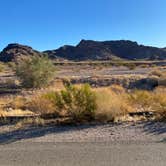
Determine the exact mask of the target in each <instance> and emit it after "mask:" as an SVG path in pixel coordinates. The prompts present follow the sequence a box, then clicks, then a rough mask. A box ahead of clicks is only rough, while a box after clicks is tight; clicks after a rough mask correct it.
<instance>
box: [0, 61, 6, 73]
mask: <svg viewBox="0 0 166 166" xmlns="http://www.w3.org/2000/svg"><path fill="white" fill-rule="evenodd" d="M4 69H5V65H4V64H3V63H0V72H3V71H4Z"/></svg>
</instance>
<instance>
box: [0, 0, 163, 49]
mask: <svg viewBox="0 0 166 166" xmlns="http://www.w3.org/2000/svg"><path fill="white" fill-rule="evenodd" d="M0 6H1V9H0V50H1V49H2V48H4V47H5V46H6V45H7V44H9V43H15V42H17V43H21V44H26V45H30V46H32V47H33V48H35V49H38V50H47V49H55V48H57V47H59V46H62V45H64V44H71V45H75V44H77V43H78V42H79V41H80V40H81V39H93V40H118V39H130V40H134V41H138V42H139V43H141V44H145V45H153V46H159V47H166V0H0Z"/></svg>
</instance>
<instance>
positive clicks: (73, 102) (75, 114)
mask: <svg viewBox="0 0 166 166" xmlns="http://www.w3.org/2000/svg"><path fill="white" fill-rule="evenodd" d="M55 105H56V108H57V109H58V110H59V111H62V110H65V111H66V112H67V114H68V115H69V116H71V117H72V119H73V120H76V121H81V120H92V119H94V116H95V110H96V96H95V93H94V92H93V91H92V90H91V88H90V86H89V85H87V84H86V85H84V86H81V87H80V88H77V87H74V86H72V85H71V84H70V83H65V90H62V91H61V92H56V93H55Z"/></svg>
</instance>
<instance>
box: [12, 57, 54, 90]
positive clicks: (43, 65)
mask: <svg viewBox="0 0 166 166" xmlns="http://www.w3.org/2000/svg"><path fill="white" fill-rule="evenodd" d="M14 70H15V72H16V75H17V76H18V77H19V78H20V80H21V81H22V85H23V86H24V87H26V88H41V87H44V86H46V85H48V84H49V83H50V81H51V80H52V79H53V76H54V72H55V67H54V65H53V63H52V61H51V60H49V59H48V58H47V57H44V56H43V57H39V56H29V57H21V58H18V59H17V61H16V64H15V67H14Z"/></svg>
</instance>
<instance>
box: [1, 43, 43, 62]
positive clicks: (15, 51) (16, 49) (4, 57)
mask: <svg viewBox="0 0 166 166" xmlns="http://www.w3.org/2000/svg"><path fill="white" fill-rule="evenodd" d="M29 55H42V53H41V52H39V51H36V50H34V49H32V48H31V47H29V46H25V45H20V44H16V43H15V44H9V45H8V46H7V47H6V48H4V49H3V51H2V52H1V53H0V61H3V62H10V61H12V60H14V59H15V58H17V57H18V56H29Z"/></svg>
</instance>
